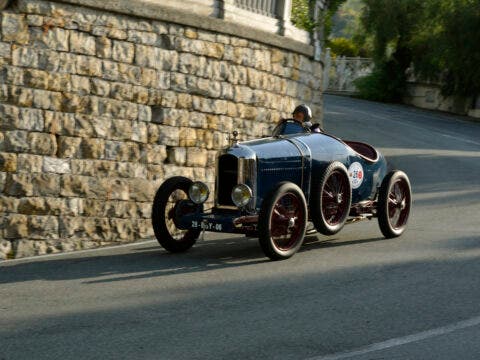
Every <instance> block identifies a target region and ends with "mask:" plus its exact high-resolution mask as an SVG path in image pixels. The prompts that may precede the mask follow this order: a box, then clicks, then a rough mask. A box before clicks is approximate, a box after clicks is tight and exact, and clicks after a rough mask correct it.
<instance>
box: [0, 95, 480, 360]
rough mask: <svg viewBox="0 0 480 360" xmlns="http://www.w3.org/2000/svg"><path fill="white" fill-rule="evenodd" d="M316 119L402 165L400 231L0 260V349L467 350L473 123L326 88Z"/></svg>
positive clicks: (479, 128)
mask: <svg viewBox="0 0 480 360" xmlns="http://www.w3.org/2000/svg"><path fill="white" fill-rule="evenodd" d="M325 128H326V130H327V131H329V132H331V133H333V134H335V135H337V136H340V137H343V138H347V139H351V140H361V141H365V142H368V143H371V144H372V145H374V146H376V147H378V148H379V149H380V150H381V151H382V152H383V153H384V154H385V155H386V156H387V158H388V159H389V161H390V163H391V164H392V166H394V167H396V168H399V169H402V170H404V171H406V172H407V173H408V175H409V176H410V179H411V182H412V187H413V192H414V208H413V213H412V217H411V220H410V225H409V229H408V231H407V232H406V233H405V234H404V235H403V236H402V237H401V238H398V239H394V240H385V239H383V238H382V236H381V233H380V231H379V229H378V226H377V223H376V221H368V222H362V223H358V224H353V225H348V226H347V227H346V228H345V229H344V230H342V232H340V233H339V234H338V235H336V236H333V237H331V238H326V237H319V238H318V240H317V239H316V238H309V241H308V242H307V243H306V244H305V245H304V246H303V247H302V249H301V251H300V252H299V253H298V254H296V255H295V256H294V257H293V258H291V259H289V260H287V261H282V262H271V261H268V260H267V259H266V258H265V257H264V256H263V254H262V252H261V250H260V248H259V246H258V244H257V241H256V240H255V239H244V238H235V237H227V236H224V235H220V236H208V237H206V239H205V240H203V241H199V243H198V245H197V246H196V247H194V248H193V249H192V251H190V252H188V253H186V254H182V255H171V254H167V253H166V252H165V251H163V250H162V249H160V247H159V246H157V245H156V243H155V242H147V243H141V244H136V245H132V246H124V247H117V248H111V249H102V250H95V251H89V252H82V253H75V254H68V255H60V256H51V257H42V258H37V259H28V260H19V261H11V262H3V263H1V265H0V359H2V360H7V359H8V360H11V359H75V358H77V359H315V360H326V359H330V360H332V359H355V360H366V359H422V360H425V359H436V360H442V359H443V360H446V359H462V360H465V359H479V358H480V341H479V339H480V300H479V299H480V277H479V274H480V261H479V260H480V224H479V223H480V123H473V122H468V121H466V120H465V119H464V118H461V117H455V116H450V115H445V114H439V113H434V112H427V111H420V110H415V109H412V108H408V107H404V106H391V105H385V104H376V103H370V102H365V101H360V100H353V99H349V98H340V97H334V96H325Z"/></svg>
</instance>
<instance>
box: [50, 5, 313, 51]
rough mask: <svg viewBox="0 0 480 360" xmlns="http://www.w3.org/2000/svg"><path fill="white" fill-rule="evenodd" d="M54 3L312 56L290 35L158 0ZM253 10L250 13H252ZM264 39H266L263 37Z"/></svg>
mask: <svg viewBox="0 0 480 360" xmlns="http://www.w3.org/2000/svg"><path fill="white" fill-rule="evenodd" d="M50 1H53V2H58V3H66V4H71V5H78V6H85V7H89V8H95V9H99V10H106V11H110V12H115V13H120V14H124V15H131V16H138V17H142V18H147V19H152V20H160V21H168V22H173V23H177V24H181V25H187V26H192V27H196V28H200V29H204V30H209V31H214V32H219V33H224V34H227V35H233V36H238V37H241V38H245V39H249V40H253V41H257V42H260V43H263V44H267V45H272V46H275V47H278V48H281V49H285V50H290V51H294V52H296V53H299V54H302V55H305V56H308V57H310V58H313V56H314V47H313V46H312V45H309V44H305V43H303V42H300V41H296V40H294V39H291V38H288V37H284V36H281V35H277V34H274V33H271V32H267V31H262V30H258V29H255V28H252V27H250V26H246V25H244V24H240V23H237V22H235V21H234V20H233V19H231V18H230V19H218V18H214V17H211V16H201V15H197V14H194V13H192V12H188V11H185V10H182V9H177V8H173V7H170V6H165V5H163V4H161V3H160V1H161V0H110V1H99V0H50ZM253 15H255V14H252V16H253ZM267 40H268V41H267Z"/></svg>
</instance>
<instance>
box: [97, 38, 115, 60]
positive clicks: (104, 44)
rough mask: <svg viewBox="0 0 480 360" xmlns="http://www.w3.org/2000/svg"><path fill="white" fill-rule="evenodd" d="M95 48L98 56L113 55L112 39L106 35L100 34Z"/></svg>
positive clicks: (107, 56) (106, 57) (109, 56)
mask: <svg viewBox="0 0 480 360" xmlns="http://www.w3.org/2000/svg"><path fill="white" fill-rule="evenodd" d="M95 49H96V51H97V56H98V57H100V58H103V59H110V58H111V57H112V40H110V39H109V38H108V37H106V36H100V37H97V38H96V39H95Z"/></svg>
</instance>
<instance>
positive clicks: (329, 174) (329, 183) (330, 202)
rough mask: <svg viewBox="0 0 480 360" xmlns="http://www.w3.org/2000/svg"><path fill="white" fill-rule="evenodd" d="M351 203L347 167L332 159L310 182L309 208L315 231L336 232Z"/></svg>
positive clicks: (323, 232) (344, 219)
mask: <svg viewBox="0 0 480 360" xmlns="http://www.w3.org/2000/svg"><path fill="white" fill-rule="evenodd" d="M351 204H352V186H351V184H350V178H349V177H348V172H347V168H346V167H345V165H343V164H342V163H340V162H338V161H334V162H332V163H330V164H329V165H328V166H327V168H326V169H325V170H324V171H323V173H322V174H321V176H319V177H318V181H317V182H316V183H314V184H312V193H311V198H310V209H311V212H312V221H313V224H314V225H315V228H316V229H317V231H318V232H319V233H321V234H323V235H333V234H336V233H338V232H339V231H340V230H341V229H342V228H343V226H344V225H345V222H346V221H347V217H348V214H349V213H350V206H351Z"/></svg>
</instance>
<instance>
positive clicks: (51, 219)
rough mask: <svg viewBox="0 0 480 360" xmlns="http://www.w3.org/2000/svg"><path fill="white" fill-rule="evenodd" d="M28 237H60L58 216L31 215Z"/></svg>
mask: <svg viewBox="0 0 480 360" xmlns="http://www.w3.org/2000/svg"><path fill="white" fill-rule="evenodd" d="M28 237H29V238H30V239H58V218H57V217H56V216H30V217H29V219H28Z"/></svg>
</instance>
